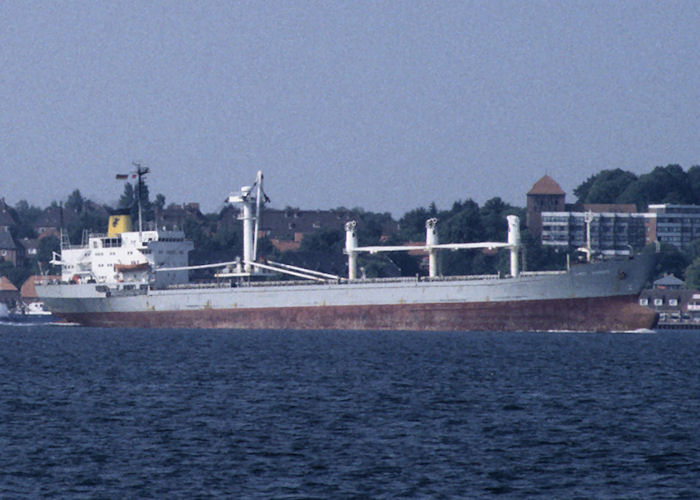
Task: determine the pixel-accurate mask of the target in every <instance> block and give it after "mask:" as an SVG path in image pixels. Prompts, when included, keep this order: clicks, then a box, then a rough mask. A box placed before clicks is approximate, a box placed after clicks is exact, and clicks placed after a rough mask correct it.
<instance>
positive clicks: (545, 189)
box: [527, 175, 566, 195]
mask: <svg viewBox="0 0 700 500" xmlns="http://www.w3.org/2000/svg"><path fill="white" fill-rule="evenodd" d="M527 194H560V195H565V194H566V193H565V192H564V190H563V189H562V188H561V186H559V184H557V183H556V181H555V180H554V179H552V178H551V177H550V176H548V175H545V176H544V177H542V178H541V179H540V180H539V181H537V182H535V185H534V186H532V189H530V191H528V192H527Z"/></svg>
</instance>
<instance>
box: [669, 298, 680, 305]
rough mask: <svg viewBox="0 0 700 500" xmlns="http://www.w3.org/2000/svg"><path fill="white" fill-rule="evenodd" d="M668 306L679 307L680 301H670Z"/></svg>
mask: <svg viewBox="0 0 700 500" xmlns="http://www.w3.org/2000/svg"><path fill="white" fill-rule="evenodd" d="M668 305H669V306H677V305H678V299H668Z"/></svg>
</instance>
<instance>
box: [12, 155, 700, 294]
mask: <svg viewBox="0 0 700 500" xmlns="http://www.w3.org/2000/svg"><path fill="white" fill-rule="evenodd" d="M136 189H137V188H136V187H134V185H132V184H130V183H126V184H125V186H124V191H123V193H122V195H121V197H120V198H119V201H118V203H117V207H116V208H121V209H130V210H131V211H132V216H133V219H134V221H136V220H137V219H138V217H137V214H136V210H137V208H136V205H137V204H136V199H137V193H136ZM141 189H142V192H141V201H142V207H143V212H144V218H145V219H146V220H153V219H154V218H156V216H157V214H158V213H162V211H163V210H164V209H165V196H164V195H162V194H158V195H156V196H155V199H153V200H151V198H150V193H149V190H148V186H147V185H146V183H142V185H141ZM573 193H574V195H575V196H576V197H577V202H579V203H634V204H635V205H636V206H637V209H638V210H640V211H645V210H646V209H647V207H648V205H649V204H652V203H676V204H698V205H700V166H693V167H691V168H689V169H688V170H687V171H685V170H683V168H682V167H681V166H679V165H667V166H665V167H656V168H654V169H653V170H652V171H651V172H649V173H647V174H642V175H636V174H634V173H632V172H629V171H625V170H622V169H609V170H601V171H600V172H598V173H596V174H594V175H592V176H590V177H589V178H588V179H586V180H585V181H584V182H582V183H581V184H580V185H579V186H577V187H576V189H574V191H573ZM60 205H62V206H63V207H65V208H66V209H70V210H73V211H74V212H75V213H76V214H77V215H78V216H77V217H75V218H73V219H71V220H70V221H68V222H67V223H66V227H65V230H66V233H67V234H68V236H69V238H70V240H71V242H73V243H78V242H80V241H81V239H82V235H83V233H84V232H85V231H92V232H104V231H105V228H106V227H107V212H108V211H109V210H111V207H109V206H105V205H100V204H98V203H95V202H93V201H92V200H89V199H86V198H84V197H83V196H82V195H81V193H80V191H79V190H77V189H76V190H74V191H73V192H72V193H71V194H70V195H69V196H68V197H67V198H66V199H65V201H63V202H62V203H58V202H53V203H52V206H60ZM14 209H15V212H16V215H17V220H18V225H17V226H16V227H15V228H13V229H12V233H13V236H14V237H15V238H18V239H19V238H36V237H37V236H38V235H37V234H36V231H35V224H36V221H37V220H38V219H39V217H40V216H41V214H42V213H43V209H41V208H38V207H35V206H33V205H30V204H29V203H28V202H27V201H26V200H21V201H20V202H18V203H17V204H16V205H15V207H14ZM339 210H340V209H339ZM343 210H344V209H343ZM353 212H355V213H356V214H357V216H358V232H359V234H358V236H359V240H360V244H361V245H380V244H386V245H398V244H402V243H406V242H421V241H425V221H426V220H427V219H429V218H433V217H435V218H437V219H438V220H439V223H438V229H439V235H440V241H441V242H445V243H447V242H477V241H505V240H506V239H507V222H506V216H507V215H518V216H519V217H520V220H521V224H522V226H523V227H522V233H521V234H522V239H523V249H524V251H523V267H524V268H525V269H528V270H543V269H557V268H562V267H563V266H564V265H565V263H566V259H567V254H568V258H571V257H572V256H573V254H572V252H571V251H569V252H566V251H560V250H556V249H554V248H552V247H548V246H543V245H542V244H541V242H540V241H539V239H538V238H535V237H533V236H532V235H531V234H530V233H529V232H528V231H527V230H526V228H525V227H524V224H525V209H524V208H523V207H518V206H513V205H510V204H508V203H505V202H504V201H503V200H502V199H501V198H499V197H495V198H492V199H490V200H488V201H486V202H485V203H484V204H483V205H482V206H480V205H479V204H478V203H477V202H475V201H474V200H472V199H469V198H466V199H464V200H459V201H455V202H454V203H453V204H452V206H451V207H449V208H447V209H438V207H437V206H436V205H435V203H431V204H430V205H429V206H428V207H419V208H415V209H413V210H410V211H408V212H407V213H405V214H404V215H402V216H401V217H400V218H399V219H398V221H396V222H397V223H398V224H397V227H398V231H397V232H396V233H395V234H392V235H390V236H389V238H388V239H386V238H385V239H382V228H383V227H384V226H385V225H386V223H387V222H388V221H393V219H392V218H391V215H390V214H388V213H373V212H366V211H364V210H362V209H360V208H356V209H353ZM235 213H236V211H235V209H233V208H232V207H226V208H224V209H222V210H221V211H219V212H215V213H206V214H202V216H201V217H199V218H195V217H188V218H186V220H185V221H184V224H183V227H182V229H183V230H184V232H185V236H186V237H187V238H188V239H191V240H192V241H193V242H194V245H195V250H194V252H193V253H192V255H191V261H192V263H193V264H199V263H205V262H213V261H216V260H220V261H224V260H232V259H233V258H235V257H236V256H238V255H241V253H242V234H241V233H242V232H241V225H240V221H238V220H236V217H235ZM385 236H386V235H385ZM344 242H345V234H344V232H343V230H342V229H329V228H321V229H317V230H315V231H314V232H313V233H311V234H308V235H305V237H304V238H303V239H302V241H301V247H300V248H299V250H298V251H295V252H280V251H278V250H277V249H276V248H275V247H274V246H273V245H272V243H271V242H270V241H268V240H267V239H265V238H263V239H262V240H261V241H260V242H259V244H258V248H259V254H260V255H262V256H264V257H265V258H268V259H270V260H277V261H280V262H284V263H289V264H292V265H303V266H304V267H310V268H315V269H319V270H324V271H327V272H333V273H336V274H338V275H345V273H346V272H347V270H346V257H345V256H344V255H343V253H342V250H343V248H344ZM59 248H60V242H59V241H58V239H57V238H55V237H53V236H49V237H45V238H42V239H41V240H40V243H39V248H38V253H37V255H36V256H35V257H30V258H28V259H26V261H25V263H24V265H23V266H21V268H14V267H13V266H12V265H11V264H10V263H8V262H3V263H0V274H2V275H5V276H8V278H10V280H11V281H12V282H13V283H15V284H16V285H18V286H19V285H21V283H22V282H23V281H24V279H26V277H28V276H29V275H31V274H37V273H39V272H42V271H43V272H45V271H47V270H49V268H48V266H49V264H48V262H49V261H50V260H51V254H52V252H53V251H58V250H59ZM441 260H442V262H441V264H442V268H441V269H442V272H443V273H444V274H447V275H451V274H491V273H496V272H502V273H507V272H508V270H509V258H508V255H507V252H485V251H481V250H470V251H466V250H465V251H456V252H443V253H442V258H441ZM359 263H360V266H362V267H363V268H364V272H365V274H366V275H367V276H368V277H373V276H399V275H401V276H413V275H416V274H421V273H424V272H425V269H424V268H423V267H422V266H421V264H422V263H421V257H420V256H412V255H407V254H403V253H390V254H378V255H362V256H361V257H360V262H359ZM50 271H52V272H56V270H55V269H53V270H50ZM664 272H672V273H674V274H675V275H676V276H678V277H681V278H687V279H688V280H689V282H690V283H691V284H695V285H697V286H700V242H699V243H698V244H697V245H693V246H692V247H691V248H690V249H686V250H685V251H680V250H678V249H676V248H675V247H672V246H667V245H662V252H661V258H660V259H659V265H658V266H657V273H658V274H662V273H664Z"/></svg>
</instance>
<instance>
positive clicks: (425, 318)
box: [60, 296, 656, 332]
mask: <svg viewBox="0 0 700 500" xmlns="http://www.w3.org/2000/svg"><path fill="white" fill-rule="evenodd" d="M60 316H61V317H63V318H64V319H65V320H67V321H69V322H71V323H79V324H82V325H86V326H96V327H115V326H119V327H132V328H162V327H171V328H227V329H246V330H248V329H259V330H262V329H266V330H267V329H273V330H424V331H552V330H557V331H589V332H603V331H630V330H638V329H645V328H653V327H654V326H655V324H656V314H655V313H654V311H652V310H650V309H648V308H645V307H642V306H639V305H638V304H637V300H636V296H618V297H596V298H581V299H559V300H530V301H517V302H482V303H449V304H396V305H365V306H313V307H277V308H258V309H202V310H194V311H131V312H99V313H93V312H82V313H81V312H75V313H62V314H60Z"/></svg>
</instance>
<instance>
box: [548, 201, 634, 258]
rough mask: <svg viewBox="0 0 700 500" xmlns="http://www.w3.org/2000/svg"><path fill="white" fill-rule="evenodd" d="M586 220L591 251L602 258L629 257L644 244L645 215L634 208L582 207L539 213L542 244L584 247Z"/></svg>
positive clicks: (586, 239) (615, 206)
mask: <svg viewBox="0 0 700 500" xmlns="http://www.w3.org/2000/svg"><path fill="white" fill-rule="evenodd" d="M586 221H590V234H591V250H593V251H594V252H596V253H600V254H602V255H606V256H615V255H632V254H633V253H634V252H635V251H636V250H640V249H641V248H644V246H646V245H647V243H648V242H647V223H646V221H647V214H643V213H637V212H636V207H635V206H634V205H595V204H590V205H588V204H586V205H583V206H581V207H580V208H579V209H578V210H576V211H566V212H542V244H543V245H548V246H555V247H561V248H562V249H567V248H580V247H586V246H587V244H588V230H587V228H586Z"/></svg>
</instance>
